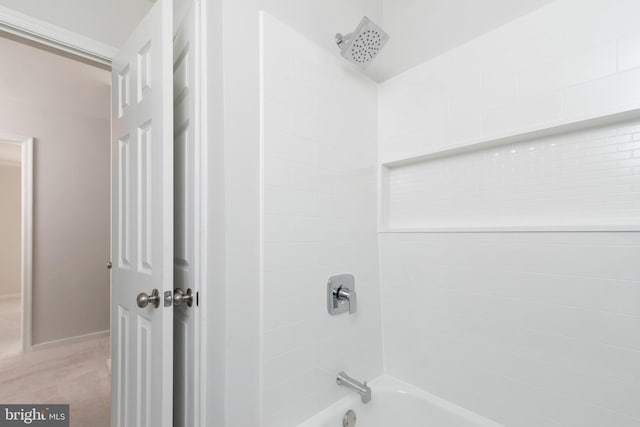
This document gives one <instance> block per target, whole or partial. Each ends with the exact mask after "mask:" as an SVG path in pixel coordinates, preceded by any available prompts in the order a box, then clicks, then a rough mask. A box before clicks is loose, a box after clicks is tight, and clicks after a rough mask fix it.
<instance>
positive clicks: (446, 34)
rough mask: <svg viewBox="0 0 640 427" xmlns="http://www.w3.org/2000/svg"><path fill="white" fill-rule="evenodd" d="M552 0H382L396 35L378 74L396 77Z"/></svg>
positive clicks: (388, 26)
mask: <svg viewBox="0 0 640 427" xmlns="http://www.w3.org/2000/svg"><path fill="white" fill-rule="evenodd" d="M552 1H553V0H515V1H514V0H482V1H479V0H382V16H383V22H382V23H381V24H382V27H383V29H384V30H385V31H386V32H387V33H389V35H390V36H391V39H390V40H389V42H388V43H387V45H386V46H385V47H384V49H383V50H382V52H381V53H380V56H379V58H378V60H379V62H380V64H376V65H375V68H374V69H373V70H372V71H373V72H374V73H375V74H376V77H377V79H378V80H384V79H387V78H389V77H393V76H394V75H397V74H399V73H401V72H402V71H405V70H407V69H409V68H411V67H414V66H415V65H418V64H420V63H421V62H424V61H426V60H428V59H431V58H434V57H435V56H438V55H440V54H441V53H444V52H446V51H448V50H450V49H453V48H455V47H457V46H460V45H462V44H464V43H465V42H467V41H469V40H471V39H473V38H475V37H478V36H480V35H482V34H484V33H486V32H489V31H491V30H493V29H495V28H498V27H500V26H502V25H504V24H506V23H508V22H509V21H512V20H514V19H516V18H518V17H520V16H523V15H526V14H527V13H529V12H531V11H533V10H535V9H537V8H539V7H541V6H544V5H545V4H547V3H551V2H552ZM372 68H373V67H372Z"/></svg>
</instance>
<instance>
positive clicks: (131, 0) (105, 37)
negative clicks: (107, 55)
mask: <svg viewBox="0 0 640 427" xmlns="http://www.w3.org/2000/svg"><path fill="white" fill-rule="evenodd" d="M0 6H5V7H8V8H11V9H13V10H16V11H18V12H21V13H24V14H25V15H29V16H32V17H34V18H37V19H40V20H42V21H46V22H48V23H50V24H54V25H57V26H59V27H62V28H65V29H67V30H69V31H73V32H75V33H78V34H82V35H83V36H86V37H89V38H91V39H93V40H96V41H99V42H102V43H105V44H108V45H111V46H114V47H119V46H121V45H122V44H123V43H124V42H125V41H126V39H127V36H128V35H129V34H131V32H132V30H133V29H134V28H135V26H136V24H137V23H138V22H140V20H141V19H142V17H143V16H144V15H145V14H146V13H147V11H148V10H149V9H150V8H151V6H153V1H152V0H53V1H52V0H44V1H43V0H0Z"/></svg>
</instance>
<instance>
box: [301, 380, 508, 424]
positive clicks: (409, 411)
mask: <svg viewBox="0 0 640 427" xmlns="http://www.w3.org/2000/svg"><path fill="white" fill-rule="evenodd" d="M369 386H371V391H372V397H371V401H370V402H369V403H367V404H366V405H365V404H363V403H362V402H360V396H357V395H356V394H353V395H349V396H347V397H345V398H343V399H342V400H339V401H338V402H336V403H335V404H333V405H331V406H330V407H328V408H327V409H325V410H323V411H322V412H320V413H318V414H316V415H314V416H313V417H312V418H310V419H308V420H307V421H305V422H303V423H302V424H300V425H299V426H298V427H342V425H343V424H342V419H343V417H344V415H345V413H346V412H347V411H348V410H350V409H351V410H353V411H354V412H355V413H356V423H355V426H356V427H399V426H417V427H422V426H424V427H504V426H503V425H502V424H498V423H496V422H493V421H490V420H488V419H486V418H484V417H481V416H479V415H477V414H475V413H473V412H471V411H468V410H466V409H464V408H461V407H459V406H457V405H454V404H453V403H451V402H449V401H446V400H444V399H441V398H439V397H437V396H434V395H432V394H431V393H427V392H426V391H424V390H421V389H419V388H417V387H415V386H412V385H410V384H407V383H404V382H402V381H399V380H397V379H396V378H393V377H390V376H387V375H383V376H381V377H379V378H376V379H375V380H373V381H371V382H370V383H369ZM336 387H337V385H336Z"/></svg>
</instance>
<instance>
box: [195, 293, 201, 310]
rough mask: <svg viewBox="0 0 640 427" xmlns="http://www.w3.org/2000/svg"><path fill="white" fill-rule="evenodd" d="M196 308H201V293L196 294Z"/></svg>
mask: <svg viewBox="0 0 640 427" xmlns="http://www.w3.org/2000/svg"><path fill="white" fill-rule="evenodd" d="M196 307H200V292H196Z"/></svg>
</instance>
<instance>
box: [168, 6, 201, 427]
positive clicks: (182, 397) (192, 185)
mask: <svg viewBox="0 0 640 427" xmlns="http://www.w3.org/2000/svg"><path fill="white" fill-rule="evenodd" d="M195 42H196V37H195V15H194V2H191V6H190V8H189V11H188V12H187V13H186V14H185V17H184V18H183V20H182V21H181V22H180V23H179V24H178V26H177V28H176V34H175V38H174V43H173V46H174V51H173V52H174V53H173V57H174V66H173V69H174V79H173V94H174V129H175V132H174V135H175V136H174V178H175V189H174V203H175V205H174V218H175V223H174V239H175V240H174V251H175V258H174V283H175V287H176V288H178V289H182V290H183V291H185V292H186V291H187V290H188V289H191V290H192V291H193V293H194V302H193V304H192V306H191V307H189V306H187V305H186V304H181V305H178V306H176V307H175V310H174V316H175V318H174V426H184V427H193V426H195V425H197V420H196V416H197V412H196V405H197V401H198V396H197V376H196V355H197V352H198V350H197V349H198V340H197V339H196V329H197V316H196V313H197V309H198V307H197V301H195V298H196V296H195V293H196V292H198V283H197V274H198V271H197V269H196V268H195V267H196V265H198V263H197V259H198V258H197V257H198V256H199V252H198V247H199V246H198V245H199V241H200V240H199V239H200V235H199V233H198V232H196V231H197V229H198V216H197V214H196V212H197V206H196V205H197V202H198V200H197V197H196V188H198V186H197V183H198V174H199V170H200V169H199V167H198V161H197V159H198V158H199V152H200V146H199V139H198V136H199V135H198V134H197V126H196V123H197V121H198V119H199V118H198V117H197V114H198V111H197V96H198V89H197V87H196V85H197V80H196V70H197V67H196V55H195Z"/></svg>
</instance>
